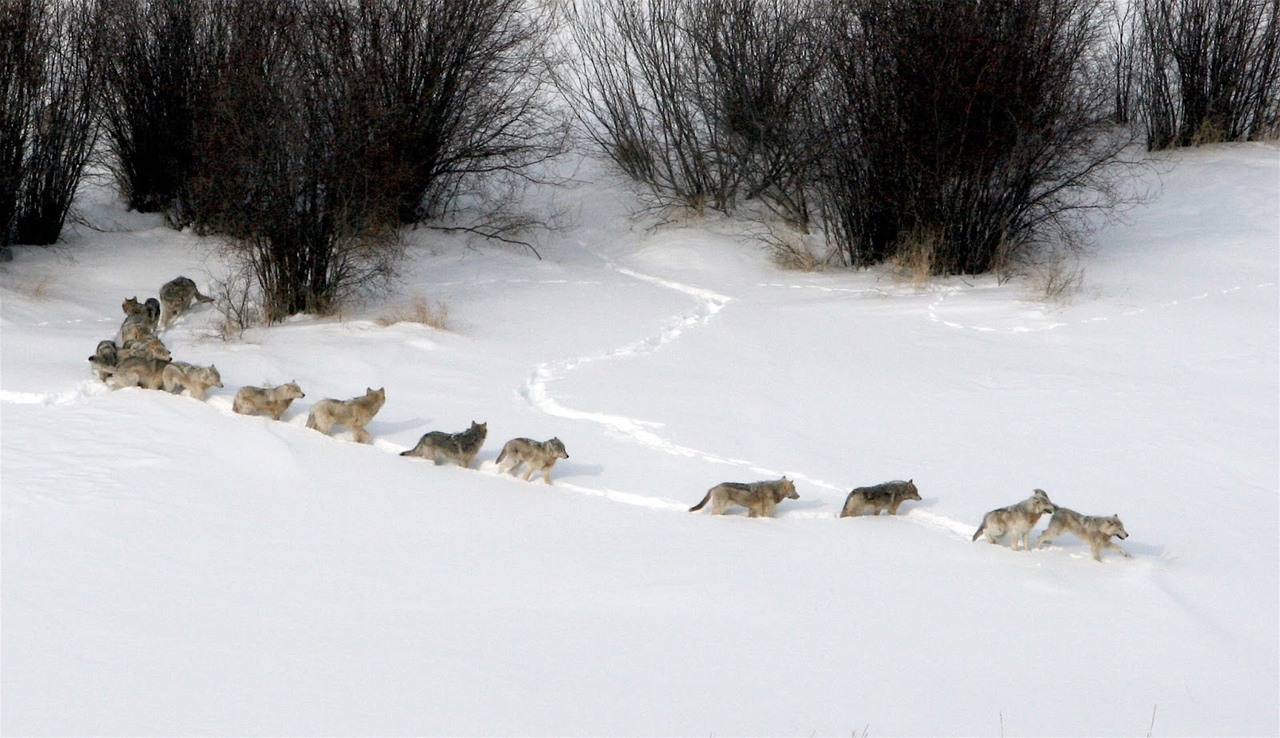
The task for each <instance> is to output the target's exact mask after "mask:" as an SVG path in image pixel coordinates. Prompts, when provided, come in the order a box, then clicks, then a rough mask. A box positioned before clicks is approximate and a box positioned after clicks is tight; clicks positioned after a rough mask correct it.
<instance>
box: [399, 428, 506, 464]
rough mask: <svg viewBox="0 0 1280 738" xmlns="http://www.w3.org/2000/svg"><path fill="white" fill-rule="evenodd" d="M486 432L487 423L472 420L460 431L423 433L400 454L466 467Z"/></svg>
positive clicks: (476, 452)
mask: <svg viewBox="0 0 1280 738" xmlns="http://www.w3.org/2000/svg"><path fill="white" fill-rule="evenodd" d="M488 433H489V424H488V423H477V422H476V421H474V420H473V421H471V427H470V428H468V429H466V430H464V431H462V432H461V433H445V432H443V431H431V432H429V433H424V434H423V435H422V438H420V439H418V445H416V446H414V447H413V448H411V449H409V450H408V451H403V452H401V454H400V455H401V456H417V457H419V458H423V459H430V460H432V461H434V462H435V463H436V464H437V465H439V464H443V463H444V462H445V461H452V462H453V463H455V464H457V465H458V466H461V467H463V468H466V467H467V466H469V465H470V464H471V460H472V459H474V458H475V457H476V454H478V453H480V447H481V446H483V445H484V438H485V436H486V435H488Z"/></svg>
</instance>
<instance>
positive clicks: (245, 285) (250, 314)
mask: <svg viewBox="0 0 1280 738" xmlns="http://www.w3.org/2000/svg"><path fill="white" fill-rule="evenodd" d="M213 306H214V309H216V310H217V311H218V314H219V315H220V316H221V319H220V320H219V321H218V323H217V333H218V337H219V338H221V339H222V340H224V341H231V340H234V339H238V338H241V337H242V336H244V332H245V331H246V330H248V329H250V328H252V327H253V326H255V325H260V324H262V323H264V322H266V320H265V314H264V311H263V309H262V296H261V293H260V291H259V289H258V283H257V276H256V275H255V274H254V272H253V269H252V268H250V266H249V265H248V264H246V263H245V262H243V261H241V262H238V263H237V264H236V266H234V267H233V268H232V270H231V271H230V272H229V273H228V274H227V276H225V277H223V278H222V279H219V280H216V281H215V282H214V283H213Z"/></svg>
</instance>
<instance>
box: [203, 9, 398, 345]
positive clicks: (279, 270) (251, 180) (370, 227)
mask: <svg viewBox="0 0 1280 738" xmlns="http://www.w3.org/2000/svg"><path fill="white" fill-rule="evenodd" d="M322 11H323V12H322ZM224 12H225V13H227V15H226V17H225V20H224V21H223V22H225V23H226V27H227V28H228V29H229V39H230V53H229V54H228V55H227V56H226V58H225V60H224V62H223V64H222V67H221V68H220V69H219V73H218V77H217V80H216V83H215V85H214V87H213V89H212V90H211V94H210V107H209V112H208V114H207V116H206V117H204V118H202V119H201V120H199V121H197V123H196V130H195V137H196V144H197V146H196V151H197V160H198V163H197V166H196V169H195V175H194V176H193V177H192V180H191V187H190V190H191V192H190V199H191V205H192V212H193V214H194V216H195V217H196V218H197V219H198V222H199V223H200V224H201V225H202V226H204V227H206V228H208V229H209V230H212V231H215V232H219V233H223V234H226V235H227V236H228V237H229V240H228V243H229V244H230V245H231V249H232V256H233V262H234V263H235V264H237V265H243V266H246V267H248V268H249V269H251V270H252V272H253V274H254V275H255V278H256V280H257V283H258V284H257V286H258V287H259V288H260V290H261V295H262V300H263V306H262V307H263V310H264V315H265V318H266V320H267V321H268V322H276V321H279V320H281V319H283V318H285V317H287V316H289V315H293V314H295V313H299V312H309V313H321V314H324V313H328V312H332V311H333V310H335V309H336V308H337V307H338V306H339V305H340V304H341V303H342V302H343V301H344V300H347V299H350V298H351V297H352V296H353V295H355V294H358V293H359V292H361V291H363V290H367V289H371V288H376V287H377V286H378V285H379V284H380V283H382V282H384V281H385V280H386V279H388V278H389V277H390V276H391V274H392V273H393V272H394V269H395V265H396V262H397V260H398V259H399V257H400V255H401V253H402V246H401V244H400V241H399V239H398V237H397V236H396V233H395V231H394V204H395V198H394V193H393V190H392V188H393V186H394V183H395V181H396V177H395V172H394V171H388V170H387V169H386V168H385V167H384V166H383V165H384V164H385V162H386V157H385V155H384V154H383V153H382V151H381V148H380V146H381V144H380V143H379V142H378V141H377V140H376V139H374V137H372V136H370V135H369V127H370V125H371V124H376V120H377V111H376V108H375V107H374V102H373V101H372V100H371V99H370V96H369V94H368V88H367V87H362V86H360V85H356V84H353V80H352V78H351V77H350V75H349V74H348V73H347V72H348V71H349V69H350V64H351V63H352V60H353V59H354V58H355V46H354V40H355V39H354V37H353V32H352V29H351V27H350V26H349V25H348V24H346V23H345V22H344V21H345V18H346V17H345V15H344V13H345V11H344V8H343V7H342V6H341V4H340V3H339V2H338V1H337V0H333V2H328V1H327V0H317V2H314V3H304V2H301V0H261V2H258V1H256V0H243V1H241V2H236V3H233V4H230V5H228V6H225V7H224Z"/></svg>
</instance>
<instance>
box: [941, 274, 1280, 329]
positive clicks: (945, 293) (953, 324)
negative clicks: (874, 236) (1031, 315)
mask: <svg viewBox="0 0 1280 738" xmlns="http://www.w3.org/2000/svg"><path fill="white" fill-rule="evenodd" d="M1274 286H1275V284H1274V283H1272V282H1263V283H1262V284H1259V285H1257V286H1256V287H1255V289H1266V288H1269V287H1274ZM988 289H989V288H988ZM1244 289H1246V287H1244V286H1235V287H1228V288H1226V289H1222V290H1217V291H1213V292H1203V293H1200V294H1196V295H1192V296H1191V297H1187V298H1182V299H1178V300H1167V301H1165V302H1161V303H1157V304H1156V305H1154V306H1153V307H1142V308H1134V309H1132V310H1126V311H1125V312H1123V313H1120V314H1119V317H1132V316H1136V315H1142V314H1144V313H1146V312H1148V311H1150V310H1154V309H1161V308H1171V307H1175V306H1177V305H1179V304H1181V303H1183V302H1192V301H1195V302H1198V301H1202V300H1207V299H1209V298H1211V297H1214V296H1221V295H1229V294H1232V293H1235V292H1240V291H1242V290H1244ZM934 290H935V291H936V292H937V297H936V298H935V299H934V300H933V301H931V302H930V303H929V307H928V316H929V320H931V321H933V322H935V323H939V324H941V325H945V326H947V327H948V328H956V329H959V330H970V331H977V332H980V333H1038V332H1041V331H1051V330H1056V329H1058V328H1063V327H1068V326H1073V325H1088V324H1090V323H1105V322H1107V321H1109V320H1113V319H1114V316H1108V315H1103V316H1097V317H1093V318H1081V319H1079V320H1074V321H1067V322H1055V323H1045V324H1043V325H1013V326H1004V327H995V326H990V325H973V324H966V323H960V322H957V321H954V320H947V319H946V318H943V317H942V316H941V315H940V314H939V308H941V307H942V305H943V303H944V302H946V301H947V300H948V299H949V298H951V297H953V296H955V295H957V294H959V293H961V292H966V293H967V292H970V290H965V289H964V288H961V287H935V288H934Z"/></svg>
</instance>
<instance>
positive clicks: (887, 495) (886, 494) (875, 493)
mask: <svg viewBox="0 0 1280 738" xmlns="http://www.w3.org/2000/svg"><path fill="white" fill-rule="evenodd" d="M919 499H920V492H919V491H918V490H917V489H916V485H915V480H913V479H908V480H907V481H905V482H904V481H902V480H900V479H899V480H897V481H893V482H885V483H884V484H877V485H875V486H873V487H858V488H856V489H854V490H853V491H852V492H850V493H849V496H848V497H846V498H845V500H844V509H843V510H841V511H840V517H842V518H852V517H855V516H858V515H879V514H880V511H881V510H888V511H889V514H890V515H897V514H898V506H899V505H901V504H902V503H903V502H905V501H906V500H919Z"/></svg>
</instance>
